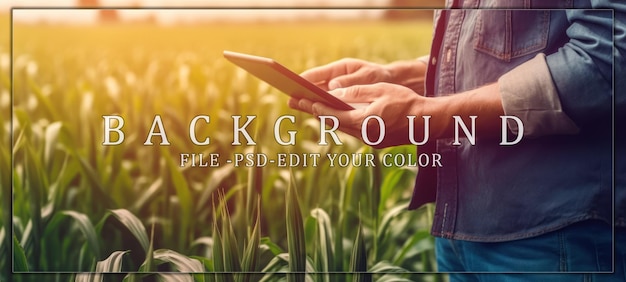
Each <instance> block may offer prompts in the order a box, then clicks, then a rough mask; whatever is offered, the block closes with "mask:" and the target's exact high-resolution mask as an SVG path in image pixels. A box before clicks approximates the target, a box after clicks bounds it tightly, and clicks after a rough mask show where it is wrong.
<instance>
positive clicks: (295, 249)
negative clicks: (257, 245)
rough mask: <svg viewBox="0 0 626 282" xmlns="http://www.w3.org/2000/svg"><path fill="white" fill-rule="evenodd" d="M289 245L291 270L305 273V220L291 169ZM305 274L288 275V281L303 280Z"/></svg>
mask: <svg viewBox="0 0 626 282" xmlns="http://www.w3.org/2000/svg"><path fill="white" fill-rule="evenodd" d="M285 202H286V206H287V207H286V209H287V211H286V213H287V246H288V252H289V272H291V273H304V272H305V271H306V246H305V241H304V240H305V238H304V222H303V219H302V212H301V211H300V204H299V201H298V194H297V188H296V187H295V178H294V176H293V171H291V181H290V185H289V187H288V189H287V199H286V200H285ZM303 279H304V275H301V274H292V275H287V280H288V281H303Z"/></svg>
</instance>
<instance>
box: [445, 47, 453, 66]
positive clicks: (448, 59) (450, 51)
mask: <svg viewBox="0 0 626 282" xmlns="http://www.w3.org/2000/svg"><path fill="white" fill-rule="evenodd" d="M451 58H452V49H448V52H446V63H449V62H450V59H451Z"/></svg>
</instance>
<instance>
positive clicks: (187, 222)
mask: <svg viewBox="0 0 626 282" xmlns="http://www.w3.org/2000/svg"><path fill="white" fill-rule="evenodd" d="M38 2H39V1H32V0H29V1H12V2H7V1H4V2H0V9H2V11H3V13H2V15H1V16H0V17H2V21H1V24H2V30H5V31H7V33H6V34H7V35H8V34H12V36H13V37H12V41H10V40H9V39H10V38H9V37H8V36H3V37H2V38H0V69H1V71H2V73H1V74H0V111H1V116H0V124H2V125H3V127H2V128H3V130H2V131H0V139H1V140H2V142H3V144H7V146H2V147H1V151H0V171H1V172H2V173H1V174H0V183H1V184H2V191H1V193H2V194H1V196H2V200H3V203H2V207H3V208H2V217H1V220H2V229H1V230H0V241H1V242H2V245H1V246H0V252H2V254H3V256H2V260H0V267H1V268H2V273H0V275H1V276H0V280H5V279H8V278H12V279H13V280H14V281H20V280H24V281H28V280H32V279H33V276H27V275H15V276H12V275H11V267H13V270H14V271H19V272H41V271H44V272H51V273H58V272H61V271H65V272H68V273H66V274H50V275H49V277H46V278H47V279H46V280H57V281H68V280H77V281H100V280H99V279H100V278H99V277H93V276H89V275H75V274H72V273H73V272H78V271H103V270H106V271H110V272H139V273H135V274H122V275H120V276H112V277H113V278H112V281H118V280H122V279H129V280H132V279H136V278H139V279H148V280H172V279H174V280H196V281H227V280H229V279H232V278H236V279H237V281H257V280H260V279H264V281H282V280H284V279H285V278H286V275H285V272H293V271H296V272H298V271H307V272H310V273H311V274H308V275H307V278H308V279H313V280H314V281H346V279H349V280H354V281H369V279H373V280H375V281H442V280H444V279H445V277H441V276H438V275H432V274H431V275H423V274H420V273H424V272H427V273H428V272H432V271H435V270H436V269H435V263H434V250H433V239H432V237H430V235H429V230H430V221H431V218H432V212H433V211H432V206H426V207H423V208H421V209H420V210H418V211H412V212H408V211H406V206H407V203H408V200H409V197H410V195H411V189H412V185H413V179H414V176H415V173H416V168H411V167H389V168H383V167H377V168H372V167H359V166H347V167H333V168H331V167H329V165H328V163H320V164H319V166H318V167H297V168H292V169H286V168H277V167H270V166H268V167H263V168H233V167H232V166H223V167H219V168H212V169H206V168H202V169H199V168H189V167H184V168H181V167H179V166H178V164H177V159H178V155H179V154H180V153H205V154H208V153H220V154H223V155H230V154H233V153H250V152H260V153H264V154H267V155H268V156H272V155H275V154H277V153H288V152H289V153H298V154H303V153H320V154H325V153H349V154H352V153H368V154H374V155H376V156H380V155H381V154H386V153H397V154H405V155H410V154H415V152H416V150H415V147H413V146H404V147H395V148H389V149H384V150H374V149H372V148H370V147H367V146H363V144H362V143H360V142H359V141H358V140H356V139H354V138H351V137H349V136H347V135H341V139H342V141H344V145H343V146H319V145H317V141H318V140H319V135H318V128H319V122H318V121H317V120H316V119H314V118H312V117H310V116H308V115H306V114H302V113H299V112H296V111H293V110H291V109H289V108H288V107H287V97H286V96H285V95H284V94H282V93H279V92H278V91H277V90H275V89H273V88H272V87H270V86H269V85H267V84H265V83H263V82H261V81H259V80H258V79H256V78H254V77H253V76H251V75H249V74H248V73H246V72H245V71H242V70H241V69H239V68H237V67H235V66H233V65H232V64H230V63H228V62H227V61H225V60H224V59H223V57H222V50H234V51H239V52H245V53H251V54H257V55H261V56H266V57H272V58H274V59H276V60H277V61H279V62H281V63H282V64H284V65H285V66H287V67H288V68H290V69H292V70H294V71H296V72H302V71H304V70H306V69H308V68H311V67H314V66H319V65H322V64H326V63H329V62H332V61H334V60H338V59H341V58H344V57H354V58H360V59H364V60H369V61H374V62H378V63H388V62H392V61H395V60H411V59H415V58H417V57H419V56H421V55H424V54H426V53H427V52H428V51H429V45H430V39H431V31H432V22H431V19H432V7H439V6H441V5H442V4H443V3H442V2H443V1H373V0H369V1H367V0H365V1H356V0H353V1H344V2H342V4H341V7H340V8H339V7H337V6H334V5H336V4H334V2H331V1H298V2H297V3H296V2H295V1H278V0H275V1H271V2H268V1H265V2H264V5H266V6H265V8H263V9H259V8H261V7H260V6H257V5H256V4H254V3H253V2H252V1H229V2H228V4H227V5H226V4H222V3H224V2H222V3H220V2H218V3H215V2H208V1H179V2H177V6H176V7H177V8H171V7H172V6H171V4H169V3H170V2H166V1H130V2H129V1H48V2H46V5H47V6H46V7H41V4H40V3H38ZM268 5H269V6H271V8H272V9H269V8H267V6H268ZM183 6H184V7H183ZM205 6H209V7H210V8H211V9H201V8H200V7H205ZM10 7H29V9H14V10H13V14H12V16H13V24H12V26H11V23H10V15H9V9H10ZM50 7H54V8H50ZM146 7H151V8H150V9H143V8H146ZM155 7H156V8H155ZM190 7H191V8H190ZM303 7H306V9H302V8H303ZM66 8H68V9H66ZM77 8H78V9H77ZM157 8H160V9H157ZM11 28H12V29H11ZM11 31H12V32H11ZM3 34H5V33H3ZM10 44H12V45H10ZM10 46H12V47H13V49H12V52H13V53H12V54H11V53H10ZM11 55H12V57H11ZM11 64H12V69H13V75H12V79H13V80H12V81H11V76H10V67H11ZM11 89H12V90H13V92H12V94H13V95H11ZM110 114H117V115H121V116H123V117H124V118H125V125H124V131H125V132H126V141H125V142H124V144H122V145H119V146H113V147H105V146H101V145H100V144H101V142H102V136H101V135H102V134H101V132H102V116H103V115H110ZM155 114H160V115H161V116H162V118H163V122H164V125H165V127H166V130H167V134H168V138H169V139H170V142H171V143H172V146H163V147H160V146H143V145H142V144H143V140H144V139H145V137H146V133H147V131H148V129H149V127H150V125H151V122H152V119H153V118H154V115H155ZM199 114H206V115H210V116H211V123H210V124H209V125H203V126H199V127H198V128H196V130H197V132H199V134H201V136H210V137H211V145H210V146H194V145H193V144H191V142H190V141H189V135H188V123H189V121H190V120H191V119H192V118H193V117H194V116H196V115H199ZM284 114H290V115H294V116H296V120H297V122H296V124H294V125H293V126H291V127H290V126H285V127H284V131H285V132H286V131H287V130H297V131H298V135H297V141H296V142H297V143H296V144H297V145H296V146H289V147H283V146H279V145H277V144H276V142H275V141H274V140H273V135H272V126H273V123H274V121H275V120H276V118H277V117H278V116H280V115H284ZM232 115H256V116H258V118H257V120H255V123H254V125H252V126H251V127H250V130H249V131H250V132H251V133H252V132H254V133H253V135H254V137H255V140H256V141H257V143H258V145H257V146H249V147H248V146H231V142H232V119H231V116H232ZM10 145H12V146H10ZM418 150H419V149H418ZM11 200H13V202H11ZM11 223H12V225H11ZM11 230H12V231H13V233H11ZM10 246H12V248H11V247H10ZM11 250H13V254H11ZM11 255H13V256H11ZM11 261H13V265H12V264H11ZM154 271H159V272H162V271H166V272H167V271H175V272H198V271H200V272H204V271H206V272H209V273H213V272H240V271H245V272H257V273H258V274H257V275H256V276H237V274H235V275H232V274H220V275H213V274H210V275H209V274H206V275H193V276H192V275H182V276H180V275H179V276H175V277H170V276H168V275H166V274H159V273H154ZM358 271H368V272H369V274H367V275H365V276H360V275H352V276H351V277H348V278H346V277H344V276H341V275H330V274H329V273H332V272H338V273H344V272H358ZM261 272H264V273H261ZM35 277H37V278H41V276H35ZM118 278H119V279H118Z"/></svg>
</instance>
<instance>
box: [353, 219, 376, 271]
mask: <svg viewBox="0 0 626 282" xmlns="http://www.w3.org/2000/svg"><path fill="white" fill-rule="evenodd" d="M366 271H367V249H366V248H365V241H364V240H363V227H362V226H361V224H360V223H359V229H358V230H357V233H356V238H355V239H354V246H353V247H352V256H351V257H350V272H352V273H353V275H352V281H353V282H363V281H372V275H371V274H369V273H365V272H366Z"/></svg>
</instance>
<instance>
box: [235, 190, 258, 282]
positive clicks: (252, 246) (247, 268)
mask: <svg viewBox="0 0 626 282" xmlns="http://www.w3.org/2000/svg"><path fill="white" fill-rule="evenodd" d="M259 201H260V200H257V207H259V205H260V203H259ZM256 211H257V212H256V218H255V221H254V228H253V229H252V234H251V235H250V238H249V239H248V243H247V245H246V249H245V251H244V253H243V261H242V262H241V270H242V271H244V272H255V271H256V267H257V264H258V262H259V243H260V241H261V235H260V234H261V230H260V229H261V211H260V207H259V208H257V209H256ZM236 278H237V279H236V280H237V281H238V282H251V281H252V278H253V277H252V275H249V274H239V275H238V276H237V277H236Z"/></svg>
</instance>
